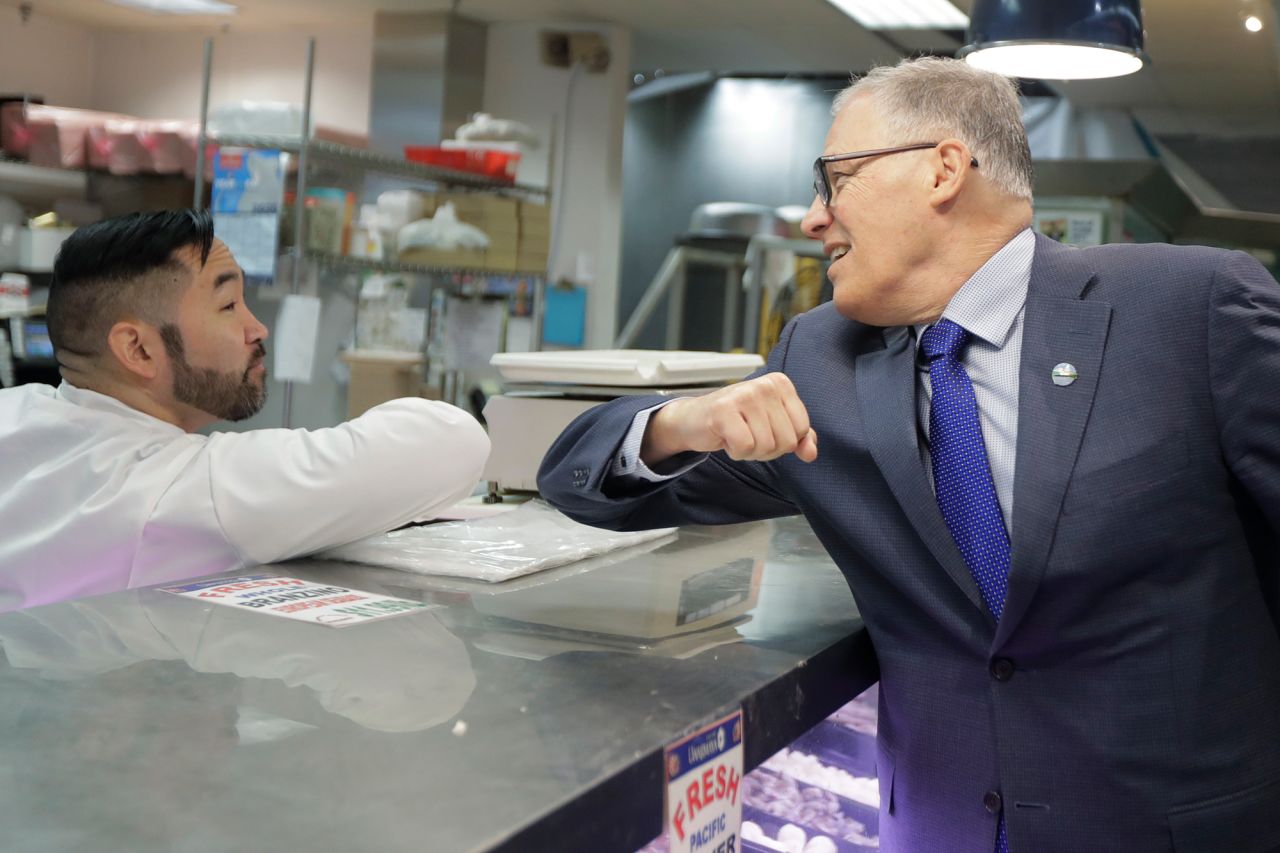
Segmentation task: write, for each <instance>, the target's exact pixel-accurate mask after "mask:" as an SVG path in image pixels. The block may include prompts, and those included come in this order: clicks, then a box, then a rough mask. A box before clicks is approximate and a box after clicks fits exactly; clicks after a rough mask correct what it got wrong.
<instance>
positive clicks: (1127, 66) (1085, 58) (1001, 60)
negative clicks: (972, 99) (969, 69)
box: [964, 44, 1142, 80]
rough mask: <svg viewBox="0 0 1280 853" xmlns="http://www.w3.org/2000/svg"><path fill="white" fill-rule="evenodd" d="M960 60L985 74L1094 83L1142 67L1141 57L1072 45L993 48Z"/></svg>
mask: <svg viewBox="0 0 1280 853" xmlns="http://www.w3.org/2000/svg"><path fill="white" fill-rule="evenodd" d="M964 58H965V60H966V61H967V62H968V63H969V64H970V65H974V66H977V67H978V68H982V69H984V70H986V71H994V72H996V73H997V74H1004V75H1007V76H1009V77H1023V78H1027V79H1032V80H1097V79H1099V78H1102V77H1123V76H1124V75H1125V74H1132V73H1133V72H1135V71H1138V70H1139V69H1141V68H1142V57H1141V56H1137V55H1135V54H1133V53H1130V52H1129V51H1126V50H1113V49H1111V48H1106V47H1093V46H1090V45H1076V44H1007V45H994V46H992V47H983V48H979V49H977V50H975V51H973V52H972V53H967V54H965V57H964Z"/></svg>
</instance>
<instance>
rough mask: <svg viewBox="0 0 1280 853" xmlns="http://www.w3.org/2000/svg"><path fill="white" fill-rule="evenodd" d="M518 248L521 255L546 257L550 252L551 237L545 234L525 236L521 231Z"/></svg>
mask: <svg viewBox="0 0 1280 853" xmlns="http://www.w3.org/2000/svg"><path fill="white" fill-rule="evenodd" d="M518 246H519V250H518V251H519V252H520V253H521V254H541V255H546V254H547V253H549V252H550V251H551V237H550V236H549V235H546V234H542V235H538V234H526V233H524V232H523V231H522V232H520V242H519V244H518Z"/></svg>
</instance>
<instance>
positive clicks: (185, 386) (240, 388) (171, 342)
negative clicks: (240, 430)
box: [160, 324, 267, 421]
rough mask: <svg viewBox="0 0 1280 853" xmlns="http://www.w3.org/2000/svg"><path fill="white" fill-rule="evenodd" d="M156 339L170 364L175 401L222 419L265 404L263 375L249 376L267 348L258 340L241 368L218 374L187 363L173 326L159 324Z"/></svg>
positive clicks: (240, 416) (245, 415)
mask: <svg viewBox="0 0 1280 853" xmlns="http://www.w3.org/2000/svg"><path fill="white" fill-rule="evenodd" d="M160 338H161V339H162V340H163V341H164V348H165V352H167V353H168V354H169V360H170V362H171V363H172V364H173V396H174V397H176V398H177V399H178V401H179V402H181V403H185V404H186V405H188V406H191V407H192V408H195V409H199V410H200V411H202V412H207V413H209V414H211V415H213V416H214V417H216V418H218V419H219V420H224V421H242V420H244V419H246V418H250V417H253V416H254V415H256V414H257V413H258V412H259V411H261V410H262V407H263V405H265V404H266V402H267V379H266V375H265V374H264V375H263V377H262V379H261V380H260V381H255V380H254V379H253V378H252V377H251V376H250V373H252V371H253V369H254V368H255V367H257V366H258V365H259V364H261V363H262V361H263V359H265V358H266V356H267V348H266V347H264V346H263V345H262V342H261V341H259V342H258V349H257V351H256V352H254V354H253V356H252V357H251V358H250V359H249V364H248V366H246V367H245V369H244V370H243V371H241V372H230V373H221V372H219V371H217V370H214V369H212V368H209V367H192V366H191V365H190V364H189V363H188V362H187V355H186V348H185V347H184V346H183V343H182V333H181V332H180V331H178V327H177V326H175V325H173V324H166V325H164V326H161V327H160Z"/></svg>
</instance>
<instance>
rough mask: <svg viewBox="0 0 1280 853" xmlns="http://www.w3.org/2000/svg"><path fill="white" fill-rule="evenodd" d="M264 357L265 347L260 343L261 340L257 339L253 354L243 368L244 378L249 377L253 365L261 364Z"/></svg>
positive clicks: (265, 353) (265, 354)
mask: <svg viewBox="0 0 1280 853" xmlns="http://www.w3.org/2000/svg"><path fill="white" fill-rule="evenodd" d="M266 358H267V348H266V347H265V346H263V345H262V342H261V341H259V342H258V348H257V349H256V350H254V352H253V356H252V357H251V358H250V359H249V365H248V367H246V368H245V369H244V378H245V379H246V380H247V379H248V378H249V373H250V372H252V370H253V369H254V368H255V367H257V366H258V365H259V364H262V362H263V361H265V360H266Z"/></svg>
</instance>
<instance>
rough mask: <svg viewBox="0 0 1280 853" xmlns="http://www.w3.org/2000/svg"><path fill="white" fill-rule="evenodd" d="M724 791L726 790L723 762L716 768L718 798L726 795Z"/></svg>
mask: <svg viewBox="0 0 1280 853" xmlns="http://www.w3.org/2000/svg"><path fill="white" fill-rule="evenodd" d="M724 792H725V783H724V765H723V764H721V765H720V766H719V767H717V768H716V799H717V800H719V799H721V798H722V797H724Z"/></svg>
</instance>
